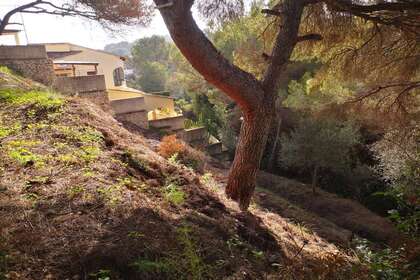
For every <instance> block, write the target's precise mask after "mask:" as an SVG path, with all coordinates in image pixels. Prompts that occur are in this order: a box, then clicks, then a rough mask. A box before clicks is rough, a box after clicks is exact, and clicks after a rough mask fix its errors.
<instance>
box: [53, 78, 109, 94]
mask: <svg viewBox="0 0 420 280" xmlns="http://www.w3.org/2000/svg"><path fill="white" fill-rule="evenodd" d="M54 88H56V89H57V90H59V91H61V92H62V93H67V94H76V93H86V92H93V91H106V85H105V77H104V76H103V75H96V76H80V77H57V78H56V79H55V82H54Z"/></svg>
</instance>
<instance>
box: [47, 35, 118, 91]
mask: <svg viewBox="0 0 420 280" xmlns="http://www.w3.org/2000/svg"><path fill="white" fill-rule="evenodd" d="M45 47H46V49H47V51H48V52H68V51H81V52H80V53H77V54H73V55H69V56H66V57H63V58H60V59H59V60H63V61H74V60H76V61H90V62H97V63H99V65H98V75H104V76H105V84H106V88H107V89H111V88H115V87H116V86H115V85H114V70H115V69H116V68H119V67H122V68H124V61H123V60H122V59H121V58H120V57H119V56H116V55H113V54H111V53H106V52H104V51H101V50H93V49H89V48H85V47H81V46H77V45H73V44H68V43H64V44H45ZM80 71H82V70H80ZM82 72H83V71H82ZM123 86H125V82H124V83H123Z"/></svg>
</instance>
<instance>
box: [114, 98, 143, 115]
mask: <svg viewBox="0 0 420 280" xmlns="http://www.w3.org/2000/svg"><path fill="white" fill-rule="evenodd" d="M110 104H111V107H112V109H113V110H114V112H115V113H116V114H124V113H133V112H137V111H144V110H145V109H146V108H145V104H144V97H134V98H127V99H117V100H111V101H110Z"/></svg>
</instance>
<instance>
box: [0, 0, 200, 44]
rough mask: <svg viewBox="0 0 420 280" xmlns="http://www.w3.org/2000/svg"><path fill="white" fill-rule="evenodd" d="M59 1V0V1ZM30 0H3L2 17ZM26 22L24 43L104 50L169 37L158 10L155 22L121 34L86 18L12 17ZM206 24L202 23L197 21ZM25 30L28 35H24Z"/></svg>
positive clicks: (2, 41) (8, 40)
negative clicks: (155, 36)
mask: <svg viewBox="0 0 420 280" xmlns="http://www.w3.org/2000/svg"><path fill="white" fill-rule="evenodd" d="M59 1H60V0H58V2H59ZM28 2H31V0H0V16H1V17H2V16H3V15H4V14H5V13H7V12H8V11H9V10H11V9H13V8H14V7H16V6H18V5H19V4H25V3H28ZM22 19H23V22H24V24H25V29H26V32H21V34H20V40H21V43H23V44H26V42H27V40H26V37H27V39H28V41H29V43H31V44H33V43H54V42H70V43H74V44H77V45H82V46H86V47H90V48H94V49H103V47H104V46H105V45H106V44H109V43H116V42H120V41H130V42H131V41H134V40H136V39H139V38H141V37H148V36H151V35H154V34H156V35H163V36H169V33H168V31H167V29H166V26H165V24H164V22H163V20H162V18H161V16H160V14H159V13H158V11H156V12H155V16H154V18H153V20H152V23H151V24H150V25H149V26H148V27H146V28H145V27H137V26H134V27H133V26H131V27H122V28H121V30H119V31H118V34H112V33H110V31H107V30H104V29H103V28H102V27H101V26H100V25H99V24H97V23H95V22H92V21H87V20H84V19H81V18H77V17H59V16H53V15H34V14H17V15H15V16H14V17H13V18H12V21H13V22H20V23H22ZM198 24H199V25H203V23H202V22H200V21H199V22H198ZM13 28H17V29H23V27H22V26H13ZM25 33H26V34H25ZM2 37H3V38H0V44H10V43H14V39H13V37H11V36H2Z"/></svg>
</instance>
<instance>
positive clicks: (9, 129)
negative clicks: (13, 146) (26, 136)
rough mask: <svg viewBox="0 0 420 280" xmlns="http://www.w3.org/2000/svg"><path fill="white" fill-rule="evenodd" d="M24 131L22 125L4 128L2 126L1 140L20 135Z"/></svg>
mask: <svg viewBox="0 0 420 280" xmlns="http://www.w3.org/2000/svg"><path fill="white" fill-rule="evenodd" d="M21 129H22V125H21V124H20V123H15V124H13V125H8V126H2V125H0V139H2V138H5V137H7V136H10V135H14V134H16V133H18V132H19V131H20V130H21Z"/></svg>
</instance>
